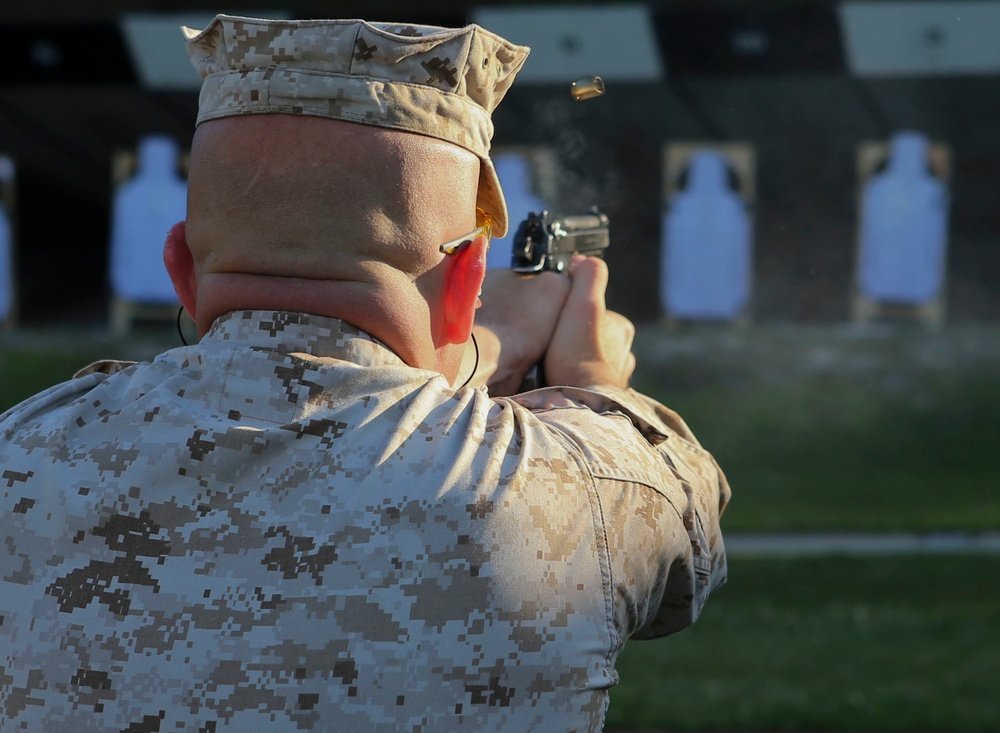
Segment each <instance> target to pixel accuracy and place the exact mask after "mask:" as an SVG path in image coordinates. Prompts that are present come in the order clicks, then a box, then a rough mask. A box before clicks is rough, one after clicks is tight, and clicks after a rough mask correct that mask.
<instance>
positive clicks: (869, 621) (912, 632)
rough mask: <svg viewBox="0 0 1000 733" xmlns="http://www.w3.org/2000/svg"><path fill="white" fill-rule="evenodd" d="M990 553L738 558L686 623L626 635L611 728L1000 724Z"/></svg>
mask: <svg viewBox="0 0 1000 733" xmlns="http://www.w3.org/2000/svg"><path fill="white" fill-rule="evenodd" d="M998 573H1000V557H992V556H990V557H975V556H963V555H954V556H944V555H942V556H923V555H922V556H915V557H892V558H888V557H887V558H836V557H834V558H824V559H788V560H750V559H741V558H734V559H733V560H732V567H731V580H730V583H729V585H727V586H726V587H725V588H724V589H722V590H721V591H719V592H718V593H717V594H716V595H715V596H714V597H713V598H712V599H711V600H710V601H709V604H708V606H707V607H706V610H705V612H704V614H703V615H702V617H701V619H699V621H698V622H697V623H696V624H695V625H694V626H693V627H691V628H690V629H688V630H686V631H683V632H681V633H680V634H677V635H675V636H673V637H670V638H668V639H665V640H657V641H651V642H634V643H632V644H630V645H628V646H627V647H626V650H625V652H624V654H623V655H622V657H621V658H620V660H619V664H618V669H619V672H620V674H621V678H622V683H621V684H620V685H619V686H618V687H617V688H615V689H614V690H613V691H612V697H611V700H612V702H611V708H610V711H609V715H608V726H607V727H608V730H615V729H620V730H637V729H646V730H670V731H731V732H735V731H834V732H837V733H863V732H869V733H871V732H878V733H896V732H899V733H924V732H926V733H937V732H939V731H940V732H945V731H946V732H948V733H986V732H987V731H997V730H1000V696H998V695H997V680H998V679H1000V654H997V639H998V638H1000V584H998V583H996V582H995V579H996V577H997V576H998Z"/></svg>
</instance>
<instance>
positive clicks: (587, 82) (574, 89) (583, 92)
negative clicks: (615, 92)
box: [569, 76, 604, 100]
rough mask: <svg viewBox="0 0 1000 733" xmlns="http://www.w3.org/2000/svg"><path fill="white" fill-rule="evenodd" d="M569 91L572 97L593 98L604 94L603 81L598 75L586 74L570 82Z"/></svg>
mask: <svg viewBox="0 0 1000 733" xmlns="http://www.w3.org/2000/svg"><path fill="white" fill-rule="evenodd" d="M569 93H570V94H572V95H573V99H581V100H582V99H593V98H594V97H599V96H601V95H602V94H604V82H603V81H602V80H601V77H599V76H586V77H584V78H583V79H577V80H576V81H575V82H573V83H572V84H570V87H569Z"/></svg>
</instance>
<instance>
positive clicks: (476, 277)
mask: <svg viewBox="0 0 1000 733" xmlns="http://www.w3.org/2000/svg"><path fill="white" fill-rule="evenodd" d="M488 247H489V240H488V239H487V238H486V237H485V236H484V235H480V236H478V237H476V238H475V239H474V240H472V243H471V244H469V245H468V246H467V247H463V248H462V249H460V250H459V251H458V252H456V253H455V254H453V255H451V256H449V257H448V259H447V268H448V269H447V270H446V272H445V293H444V325H445V330H444V336H445V340H446V341H447V342H448V343H450V344H464V343H465V342H466V341H468V340H469V334H470V333H471V332H472V323H473V321H474V320H475V317H476V308H478V307H479V293H480V291H481V290H482V287H483V278H485V277H486V250H487V249H488Z"/></svg>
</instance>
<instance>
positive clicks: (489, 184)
mask: <svg viewBox="0 0 1000 733" xmlns="http://www.w3.org/2000/svg"><path fill="white" fill-rule="evenodd" d="M480 161H481V165H480V166H479V196H478V200H477V204H478V206H479V208H480V209H482V210H483V211H485V212H486V213H487V214H489V215H490V216H492V217H493V236H494V237H496V238H497V239H499V238H500V237H503V236H504V235H506V234H507V202H506V201H505V200H504V197H503V189H502V188H500V179H499V178H498V177H497V170H496V168H494V167H493V161H492V160H490V159H489V158H480Z"/></svg>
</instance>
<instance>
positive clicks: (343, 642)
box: [0, 16, 729, 731]
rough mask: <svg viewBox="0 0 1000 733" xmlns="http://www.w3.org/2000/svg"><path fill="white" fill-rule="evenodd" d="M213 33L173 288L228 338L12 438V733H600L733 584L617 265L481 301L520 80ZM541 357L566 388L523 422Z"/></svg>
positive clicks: (79, 397)
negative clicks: (647, 375) (630, 685)
mask: <svg viewBox="0 0 1000 733" xmlns="http://www.w3.org/2000/svg"><path fill="white" fill-rule="evenodd" d="M188 36H189V40H188V44H189V52H190V54H191V56H192V58H193V59H194V61H195V63H196V65H197V66H198V68H199V69H200V71H201V72H202V74H203V75H205V76H206V80H205V86H204V88H203V92H202V97H201V108H200V113H199V125H198V127H197V130H196V133H195V137H194V141H193V145H192V154H191V168H190V180H189V204H188V215H187V221H186V222H185V223H184V224H179V225H177V226H175V227H174V228H173V229H172V230H171V231H170V233H169V235H168V237H167V241H166V245H165V250H164V259H165V262H166V264H167V268H168V270H169V272H170V275H171V278H172V280H173V282H174V284H175V287H176V290H177V292H178V294H179V296H180V298H181V300H182V302H183V304H184V307H185V308H186V310H187V311H188V313H189V314H190V315H191V316H192V317H193V318H195V320H196V322H197V324H198V330H199V333H200V335H201V336H202V338H201V341H200V343H199V344H198V345H196V346H191V347H187V348H181V349H175V350H172V351H169V352H167V353H165V354H162V355H161V356H160V357H158V358H157V359H156V360H154V361H153V362H152V363H149V364H133V365H124V364H120V363H119V364H98V365H95V366H93V367H92V368H90V369H88V370H85V372H84V373H82V374H81V375H80V376H78V377H77V378H76V379H74V380H72V381H70V382H68V383H66V384H63V385H59V386H57V387H54V388H52V389H51V390H49V391H47V392H45V393H43V394H41V395H38V396H36V397H35V398H32V399H30V400H28V401H27V402H25V403H23V404H21V405H19V406H17V407H15V408H14V409H12V410H11V411H9V412H8V413H7V414H5V415H4V416H3V417H2V420H0V431H2V432H0V465H2V466H3V469H4V470H3V474H2V479H3V482H4V483H3V493H2V494H0V511H3V516H5V517H6V519H5V523H4V531H3V535H4V544H3V549H2V550H0V649H2V650H3V653H2V655H0V721H2V724H0V725H2V726H3V727H6V726H8V725H9V726H10V728H11V730H39V731H40V730H44V731H59V730H73V731H78V730H100V731H111V730H114V731H125V730H127V731H167V730H192V731H193V730H201V731H214V730H221V729H224V728H232V729H243V730H268V731H283V730H288V731H291V730H344V731H404V730H405V731H432V730H433V731H440V730H455V729H468V730H500V729H504V730H517V731H529V730H540V731H541V730H544V731H553V730H567V731H568V730H575V731H583V730H590V731H596V730H600V728H601V726H602V724H603V719H604V713H605V709H606V706H607V691H608V689H609V688H610V687H612V686H613V685H614V684H615V683H616V681H617V675H616V673H615V671H614V662H615V659H616V657H617V655H618V653H619V651H620V650H621V648H622V645H623V644H624V642H625V641H626V639H628V638H630V637H633V638H652V637H656V636H662V635H665V634H668V633H671V632H673V631H676V630H679V629H681V628H683V627H685V626H686V625H688V624H690V623H691V622H693V621H694V619H695V618H696V617H697V615H698V613H699V611H700V609H701V607H702V605H703V603H704V601H705V599H706V597H707V595H708V594H709V592H710V591H711V590H712V588H713V587H715V586H717V585H718V584H720V583H721V582H722V581H723V580H724V578H725V554H724V550H723V545H722V540H721V537H720V532H719V524H718V521H719V515H720V513H721V512H722V509H723V507H724V506H725V503H726V501H727V500H728V496H729V489H728V486H727V484H726V482H725V479H724V478H723V476H722V473H721V472H720V471H719V469H718V468H717V466H716V465H715V462H714V461H713V460H712V458H711V457H710V456H709V455H708V454H707V453H706V452H704V451H703V450H702V449H701V447H700V446H699V445H698V443H697V442H696V440H695V439H694V437H693V436H692V435H691V434H690V432H689V431H688V430H687V428H686V427H685V425H684V424H683V422H681V420H680V419H679V418H678V417H677V416H676V415H675V414H674V413H672V412H671V411H669V410H667V409H666V408H664V407H662V406H661V405H659V404H657V403H655V402H653V401H652V400H650V399H648V398H645V397H643V396H641V395H639V394H636V393H635V392H633V391H631V390H628V389H627V384H628V379H629V376H630V375H631V372H632V369H633V367H634V363H635V360H634V357H632V355H631V354H630V347H631V339H632V333H633V331H632V328H631V324H629V323H628V322H627V321H626V320H625V319H624V318H622V317H621V316H618V315H617V314H614V313H611V312H609V311H607V310H606V308H605V305H604V288H605V284H606V279H607V270H606V268H605V266H604V264H603V262H601V261H599V260H593V259H587V258H581V259H579V260H577V261H576V262H575V263H574V265H573V268H572V272H571V276H570V277H569V278H565V277H562V276H556V275H551V274H550V275H546V276H544V277H539V278H528V279H523V280H522V279H518V278H516V277H514V276H513V275H510V274H509V273H508V274H507V277H506V278H500V280H498V281H496V282H490V283H487V284H486V287H485V289H484V290H482V302H483V303H484V305H483V308H482V311H481V312H482V315H483V317H482V318H481V319H480V322H479V323H476V324H474V318H475V314H476V310H477V307H478V306H479V304H480V298H479V296H480V292H481V288H483V287H484V285H483V281H484V271H485V256H486V249H487V247H488V244H489V235H490V229H491V227H492V231H493V232H495V233H498V234H502V233H503V232H504V230H505V229H506V228H507V221H506V209H505V207H504V204H503V198H502V194H501V192H500V188H499V185H498V184H497V182H496V178H495V174H494V173H493V169H492V165H491V163H490V161H489V155H488V152H489V151H488V146H489V139H490V137H491V134H492V127H491V124H490V121H489V116H490V113H491V112H492V109H493V108H494V107H495V105H496V103H498V102H499V100H500V98H501V97H502V96H503V94H504V92H505V91H506V89H507V87H508V86H509V85H510V83H511V81H512V78H513V75H514V74H515V73H516V71H517V70H518V69H519V68H520V66H521V64H522V63H523V62H524V58H525V56H526V53H527V50H526V49H523V48H520V47H517V46H514V45H513V44H510V43H509V42H507V41H504V40H503V39H501V38H498V37H497V36H495V35H493V34H490V33H489V32H487V31H485V30H483V29H481V28H478V27H476V26H469V27H467V28H463V29H457V30H446V29H434V28H428V27H413V26H409V27H403V26H391V25H373V24H369V23H365V22H363V21H303V22H287V21H286V22H282V21H257V20H251V19H240V18H232V17H227V16H220V17H219V18H217V19H216V20H215V21H214V22H213V23H212V24H211V25H210V26H209V27H208V28H207V29H205V30H204V31H202V32H201V33H194V32H190V33H189V34H188ZM473 333H474V334H475V337H476V338H475V341H476V343H478V346H477V347H473V346H472V345H471V343H470V334H473ZM477 352H478V353H479V359H478V365H477V359H476V357H475V355H476V353H477ZM543 354H545V369H546V373H547V377H548V379H549V381H550V382H551V383H553V384H559V385H563V386H561V387H554V388H548V389H543V390H538V391H535V392H532V393H527V394H522V395H517V396H514V397H511V398H501V397H497V396H495V395H496V394H500V393H504V392H512V391H514V390H515V389H516V385H517V384H518V383H519V380H520V378H521V377H522V376H523V375H524V373H525V372H526V371H527V369H528V368H529V366H530V365H531V364H533V363H534V362H535V361H537V360H538V359H539V358H541V357H542V355H543ZM465 381H471V385H470V386H465V387H463V386H461V385H462V383H463V382H465ZM486 382H489V384H490V386H491V389H493V391H494V396H491V395H490V394H489V393H488V392H487V390H486V389H483V388H482V387H481V386H479V387H477V386H476V385H482V384H484V383H486ZM456 385H458V386H456Z"/></svg>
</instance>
